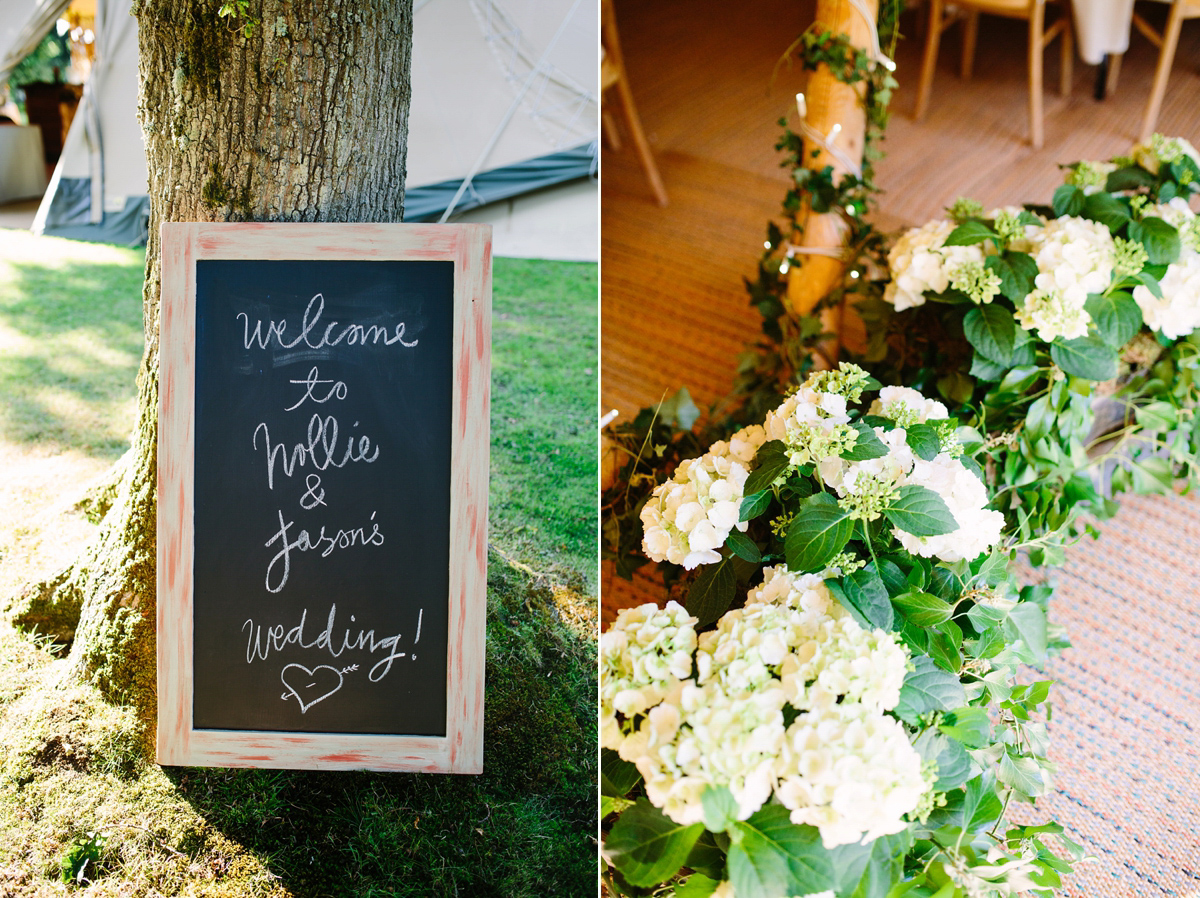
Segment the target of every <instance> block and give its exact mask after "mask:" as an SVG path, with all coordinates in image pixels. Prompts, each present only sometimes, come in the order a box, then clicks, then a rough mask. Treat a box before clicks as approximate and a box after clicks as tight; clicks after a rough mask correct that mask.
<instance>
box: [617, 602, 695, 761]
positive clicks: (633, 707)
mask: <svg viewBox="0 0 1200 898" xmlns="http://www.w3.org/2000/svg"><path fill="white" fill-rule="evenodd" d="M695 624H696V618H694V617H692V616H691V615H689V614H688V613H687V611H686V610H685V609H684V607H683V606H682V605H680V604H679V603H678V602H668V603H667V606H666V607H665V608H659V607H658V606H657V605H655V604H653V603H648V604H645V605H640V606H638V607H637V608H626V609H625V610H623V611H622V612H621V613H620V614H618V615H617V619H616V621H614V622H613V625H612V626H611V627H610V628H609V629H608V631H607V632H606V633H605V634H604V635H603V636H601V637H600V744H601V745H603V746H604V747H605V748H614V749H615V748H620V745H621V743H622V742H623V741H624V739H625V733H624V732H623V730H622V728H621V726H620V724H619V723H618V721H617V715H618V714H620V715H622V716H623V717H626V718H629V717H633V716H634V715H637V714H642V713H644V712H645V711H647V710H649V709H651V708H653V707H654V706H656V705H658V704H659V703H660V702H661V701H663V699H664V698H666V697H667V695H668V694H670V693H671V692H672V690H674V689H676V688H677V684H678V682H679V681H680V680H685V679H687V678H689V677H690V676H691V675H692V654H693V653H694V652H695V650H696V630H695Z"/></svg>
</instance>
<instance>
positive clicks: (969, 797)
mask: <svg viewBox="0 0 1200 898" xmlns="http://www.w3.org/2000/svg"><path fill="white" fill-rule="evenodd" d="M963 792H964V798H963V829H965V830H966V831H967V832H972V833H975V832H980V831H981V830H984V829H987V828H988V827H989V826H991V825H992V824H994V823H995V822H996V821H997V820H999V819H1000V816H1001V815H1002V814H1003V813H1004V802H1002V801H1001V800H1000V796H999V795H997V794H996V786H995V783H994V781H993V780H992V778H991V776H989V775H980V776H977V777H975V779H973V780H971V781H970V782H969V783H967V785H966V788H965V789H964V790H963Z"/></svg>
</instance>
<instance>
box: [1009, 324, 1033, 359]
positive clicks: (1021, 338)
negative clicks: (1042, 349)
mask: <svg viewBox="0 0 1200 898" xmlns="http://www.w3.org/2000/svg"><path fill="white" fill-rule="evenodd" d="M1036 345H1037V341H1036V340H1034V338H1033V336H1032V335H1031V334H1030V333H1029V331H1027V330H1025V328H1023V327H1019V328H1017V339H1016V341H1015V342H1014V343H1013V357H1012V364H1013V367H1014V368H1021V367H1028V366H1030V365H1033V364H1035V363H1036V362H1037V354H1036V353H1035V352H1034V349H1035V348H1036Z"/></svg>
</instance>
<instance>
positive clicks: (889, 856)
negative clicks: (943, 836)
mask: <svg viewBox="0 0 1200 898" xmlns="http://www.w3.org/2000/svg"><path fill="white" fill-rule="evenodd" d="M911 846H912V833H911V832H910V831H909V830H904V831H903V832H898V833H893V834H892V835H888V836H880V837H879V838H877V839H876V840H875V841H874V842H872V843H871V846H870V847H871V857H870V860H869V861H868V863H867V867H866V869H865V870H864V871H863V874H862V877H861V878H860V879H859V882H858V885H857V887H856V888H855V889H854V891H853V892H851V893H850V898H888V896H889V893H890V892H891V890H892V886H893V885H894V884H896V883H898V882H900V881H901V880H902V879H903V876H904V856H905V854H907V853H908V849H909V848H910V847H911Z"/></svg>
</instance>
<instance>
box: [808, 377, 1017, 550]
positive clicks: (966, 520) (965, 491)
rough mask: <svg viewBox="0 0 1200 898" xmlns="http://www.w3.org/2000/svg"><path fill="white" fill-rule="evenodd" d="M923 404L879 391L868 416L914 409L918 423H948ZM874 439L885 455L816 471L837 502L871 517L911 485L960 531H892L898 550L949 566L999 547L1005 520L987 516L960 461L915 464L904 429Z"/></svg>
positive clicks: (830, 463)
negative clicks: (927, 493)
mask: <svg viewBox="0 0 1200 898" xmlns="http://www.w3.org/2000/svg"><path fill="white" fill-rule="evenodd" d="M889 390H891V391H892V392H889ZM927 402H928V401H927V400H925V398H924V397H923V396H922V395H921V394H920V393H919V392H917V391H916V390H910V389H908V388H905V387H895V388H885V389H884V390H882V391H880V400H878V401H877V405H873V406H872V408H871V411H872V413H879V412H883V411H885V410H889V409H890V410H891V411H895V410H896V409H897V407H899V408H900V410H901V411H902V412H903V413H907V414H910V415H911V413H912V411H913V410H914V409H920V412H919V413H918V414H917V419H918V420H919V421H920V422H921V423H924V422H925V421H935V420H941V419H942V418H945V417H946V415H945V414H944V413H943V412H944V409H945V406H942V405H941V403H936V405H935V406H930V405H928V404H927ZM877 406H878V407H877ZM912 423H916V422H912ZM875 435H876V436H878V437H879V439H880V442H882V443H883V444H884V445H885V446H886V447H887V449H888V453H887V455H884V456H880V457H879V458H872V459H868V460H866V461H855V462H850V461H846V460H845V459H842V458H827V459H824V460H823V461H822V462H821V463H820V464H819V465H818V466H817V473H818V474H819V475H820V476H821V479H822V480H823V481H824V482H825V484H826V485H827V486H829V487H830V488H832V489H833V490H834V492H836V493H837V494H838V496H839V497H840V498H842V499H848V500H851V504H852V505H853V507H855V508H857V509H860V510H861V509H866V510H867V511H871V510H872V509H881V508H882V507H884V506H885V505H886V503H887V502H888V501H889V500H890V497H892V496H894V494H895V492H896V491H897V490H898V489H899V487H901V486H905V485H907V484H915V485H917V486H923V487H927V488H928V489H931V490H933V491H934V492H935V493H937V494H938V495H939V496H941V497H942V499H943V500H944V501H945V503H946V507H947V508H948V509H949V511H950V514H951V515H953V517H954V520H955V522H956V523H957V524H958V529H956V530H954V531H952V532H950V533H947V534H944V535H942V536H930V537H919V536H913V535H912V534H911V533H907V532H905V531H903V530H900V529H899V528H894V529H893V532H894V534H895V536H896V538H897V539H898V540H899V541H900V543H901V545H903V546H904V547H905V548H906V549H907V550H908V551H909V552H912V553H913V554H916V555H921V556H923V557H925V558H939V559H941V560H942V561H951V562H953V561H961V560H963V559H968V558H975V557H976V556H978V555H979V554H980V553H981V552H985V551H987V550H988V549H989V548H991V547H992V546H993V545H995V544H996V543H997V542H999V541H1000V534H1001V530H1002V529H1003V526H1004V515H1003V514H1001V513H1000V512H998V511H990V510H988V508H987V503H988V495H987V489H986V488H985V487H984V485H983V482H982V481H980V479H979V478H978V477H977V476H976V475H975V474H974V473H973V472H972V471H970V470H968V469H967V467H966V466H964V465H963V463H962V462H961V461H959V460H958V459H957V458H953V457H952V456H950V455H948V454H947V453H945V452H941V453H939V454H938V455H936V456H935V457H934V458H933V459H932V460H931V461H925V460H923V459H920V458H918V457H917V456H916V455H915V454H914V453H913V451H912V449H911V448H910V447H909V445H908V440H907V435H908V434H907V431H906V430H905V429H904V428H903V427H895V428H893V429H892V430H884V429H883V428H882V427H876V428H875ZM874 517H878V511H875V512H874Z"/></svg>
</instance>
